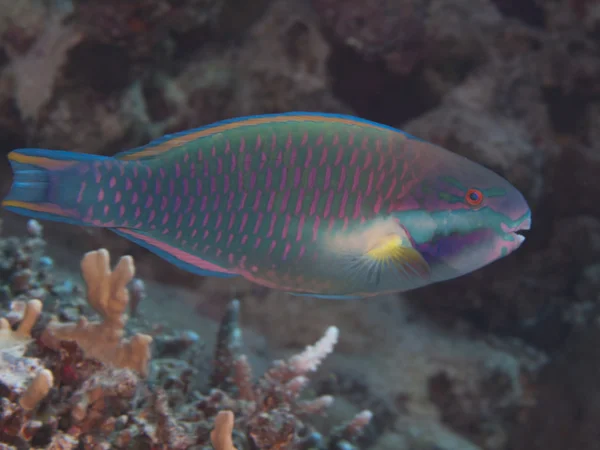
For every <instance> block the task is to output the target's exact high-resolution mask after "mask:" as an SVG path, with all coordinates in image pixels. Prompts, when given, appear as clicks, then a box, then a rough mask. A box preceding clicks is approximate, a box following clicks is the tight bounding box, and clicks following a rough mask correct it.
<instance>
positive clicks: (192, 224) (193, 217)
mask: <svg viewBox="0 0 600 450" xmlns="http://www.w3.org/2000/svg"><path fill="white" fill-rule="evenodd" d="M194 223H196V214H191V215H190V221H189V222H188V227H189V228H192V227H193V226H194Z"/></svg>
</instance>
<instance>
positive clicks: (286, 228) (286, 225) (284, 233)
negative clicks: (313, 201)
mask: <svg viewBox="0 0 600 450" xmlns="http://www.w3.org/2000/svg"><path fill="white" fill-rule="evenodd" d="M291 221H292V216H290V215H289V214H286V215H285V221H284V223H283V230H282V231H281V238H282V239H286V238H287V235H288V232H289V231H290V222H291Z"/></svg>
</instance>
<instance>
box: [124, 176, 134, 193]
mask: <svg viewBox="0 0 600 450" xmlns="http://www.w3.org/2000/svg"><path fill="white" fill-rule="evenodd" d="M132 187H133V183H132V182H131V178H125V190H126V191H130V190H131V188H132Z"/></svg>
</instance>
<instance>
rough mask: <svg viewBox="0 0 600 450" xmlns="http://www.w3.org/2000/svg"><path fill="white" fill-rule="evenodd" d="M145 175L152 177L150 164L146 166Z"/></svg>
mask: <svg viewBox="0 0 600 450" xmlns="http://www.w3.org/2000/svg"><path fill="white" fill-rule="evenodd" d="M146 175H148V178H152V169H151V168H150V166H146Z"/></svg>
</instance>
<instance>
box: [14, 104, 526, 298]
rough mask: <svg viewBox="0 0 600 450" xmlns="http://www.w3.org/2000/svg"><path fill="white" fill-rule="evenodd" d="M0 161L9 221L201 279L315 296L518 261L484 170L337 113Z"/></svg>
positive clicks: (510, 191) (405, 284) (504, 191)
mask: <svg viewBox="0 0 600 450" xmlns="http://www.w3.org/2000/svg"><path fill="white" fill-rule="evenodd" d="M10 159H11V164H12V165H13V169H14V171H15V180H16V181H15V183H14V184H13V189H12V190H11V193H10V194H9V196H8V197H7V199H5V201H4V205H5V207H7V208H9V209H11V210H13V211H16V212H19V213H22V214H27V215H29V216H35V217H40V218H44V219H49V220H60V221H63V222H68V223H74V224H78V225H87V226H100V227H106V228H109V229H111V230H113V231H115V232H116V233H118V234H120V235H121V236H123V237H125V238H127V239H130V240H132V241H134V242H136V243H138V244H140V245H142V246H144V247H146V248H148V249H150V250H152V251H154V252H155V253H157V254H159V255H160V256H162V257H164V258H165V259H167V260H169V261H171V262H173V263H174V264H177V265H179V266H180V267H183V268H185V269H187V270H191V271H193V272H196V273H199V274H202V275H217V276H236V275H242V276H244V277H245V278H247V279H249V280H251V281H254V282H257V283H260V284H263V285H265V286H269V287H273V288H278V289H284V290H287V291H290V292H295V293H306V294H315V295H324V296H328V297H332V296H333V297H337V296H341V297H342V298H347V297H348V296H365V295H374V294H377V293H381V292H397V291H405V290H408V289H413V288H415V287H419V286H423V285H426V284H430V283H432V282H435V281H439V280H442V279H448V278H452V277H455V276H457V275H456V274H460V273H461V269H460V268H456V267H455V266H457V265H460V266H461V267H475V266H477V264H479V263H478V261H484V260H486V258H487V260H491V258H492V256H486V255H493V257H494V258H497V257H501V256H504V255H505V254H507V253H508V252H510V251H512V249H513V248H516V247H515V244H513V243H511V241H512V242H517V246H518V244H519V243H520V242H522V240H520V239H516V241H515V238H514V236H513V235H512V234H511V233H512V232H511V231H507V230H511V229H513V228H515V227H518V226H520V224H527V223H528V222H527V221H528V220H529V219H528V217H529V210H528V207H527V205H526V203H525V202H524V200H523V199H522V196H521V195H520V193H518V191H516V190H515V189H514V188H513V187H512V186H511V185H510V184H509V183H508V182H507V181H506V180H504V179H502V178H501V177H499V176H498V175H496V174H494V173H493V172H491V171H489V170H488V169H485V168H483V167H481V166H479V165H477V164H475V163H472V162H470V161H467V160H466V159H464V158H461V157H458V156H457V155H454V154H452V153H450V152H448V151H446V150H444V149H441V148H439V147H436V146H434V145H432V144H429V143H426V142H424V141H422V140H420V139H417V138H414V137H412V136H410V135H408V134H406V133H403V132H401V131H399V130H395V129H393V128H390V127H387V126H385V125H381V124H376V123H374V122H369V121H364V120H362V119H357V118H352V117H349V116H336V115H326V114H316V113H297V114H281V115H268V116H257V117H247V118H240V119H234V120H231V121H223V122H218V123H216V124H213V125H210V126H207V127H204V128H200V129H196V130H189V131H186V132H182V133H176V134H174V135H167V136H165V137H163V138H160V139H157V140H155V141H153V142H151V143H149V144H148V145H145V146H142V147H139V148H136V149H132V150H129V151H126V152H122V153H119V154H117V155H115V157H101V156H96V155H84V154H77V153H71V152H62V151H51V150H44V149H20V150H17V151H14V152H12V153H11V156H10ZM490 180H491V181H490ZM473 188H476V189H475V192H478V193H479V194H480V195H481V196H482V197H483V196H485V200H486V203H485V206H486V208H481V211H480V208H479V207H476V206H474V205H472V204H470V203H469V201H471V200H470V197H468V195H472V192H473ZM470 193H471V194H470ZM496 198H497V199H498V200H495V199H496ZM506 205H509V206H510V205H517V206H516V207H515V208H512V209H510V210H507V206H506ZM513 209H514V210H515V211H517V210H518V211H520V214H518V215H517V214H516V213H515V212H514V211H513ZM505 210H506V211H505ZM511 227H512V228H511ZM474 246H477V250H476V251H474V250H470V251H471V252H472V254H471V256H473V255H476V256H477V257H472V258H468V257H467V256H466V254H467V250H468V249H472V248H473V247H474ZM440 249H441V250H440ZM486 252H487V253H486ZM456 261H460V264H459V263H457V262H456Z"/></svg>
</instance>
